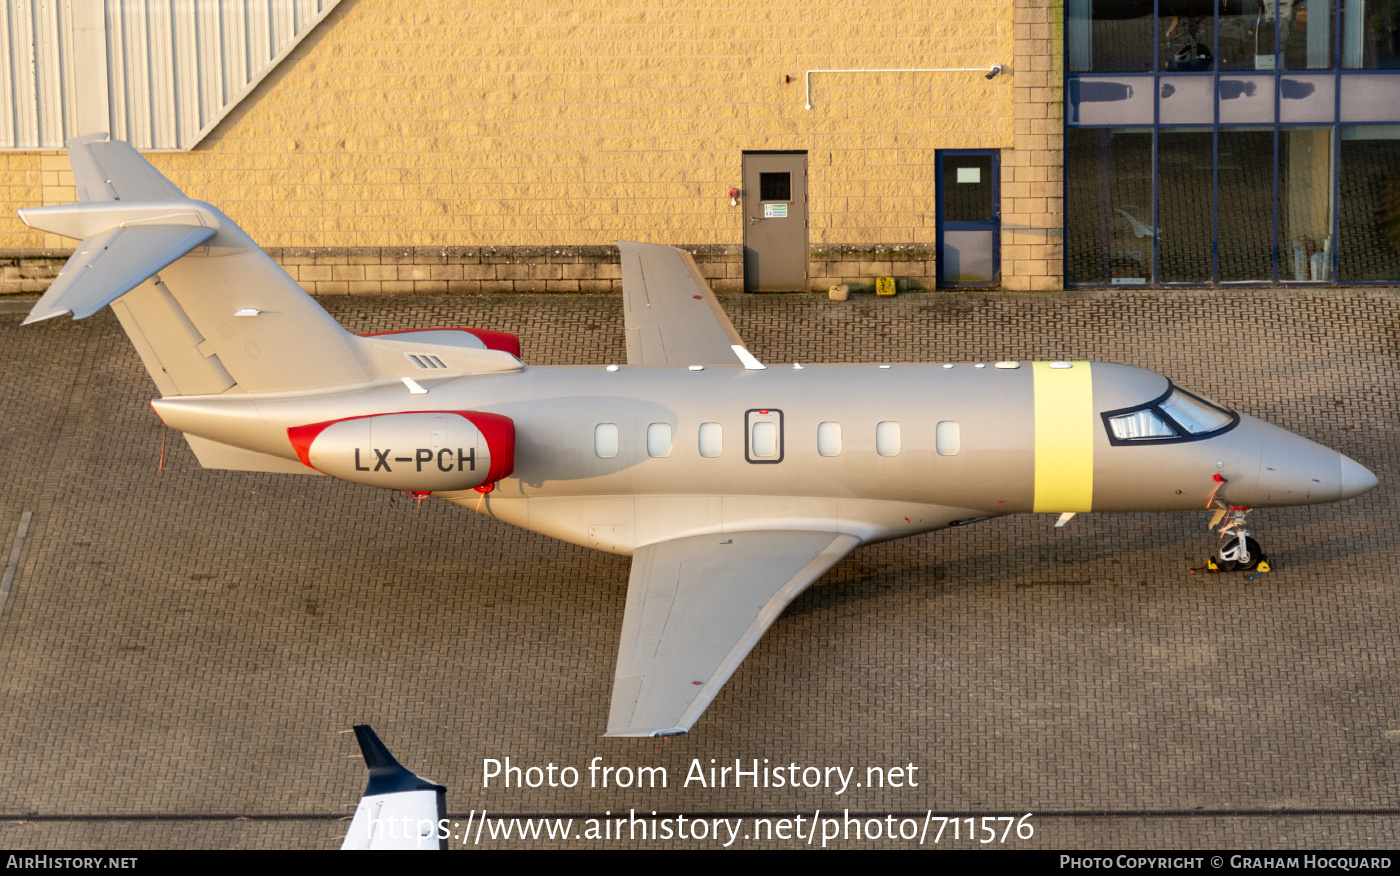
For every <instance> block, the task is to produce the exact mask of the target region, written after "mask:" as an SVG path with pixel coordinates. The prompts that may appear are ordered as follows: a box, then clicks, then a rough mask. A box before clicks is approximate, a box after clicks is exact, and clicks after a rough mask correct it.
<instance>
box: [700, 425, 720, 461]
mask: <svg viewBox="0 0 1400 876" xmlns="http://www.w3.org/2000/svg"><path fill="white" fill-rule="evenodd" d="M723 452H724V429H722V428H721V427H720V425H719V423H701V424H700V455H701V456H704V457H707V458H714V457H716V456H719V455H720V454H721V453H723Z"/></svg>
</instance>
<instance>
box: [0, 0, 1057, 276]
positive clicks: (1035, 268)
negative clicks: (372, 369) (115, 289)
mask: <svg viewBox="0 0 1400 876" xmlns="http://www.w3.org/2000/svg"><path fill="white" fill-rule="evenodd" d="M1058 19H1059V13H1058V11H1057V10H1054V9H1050V10H1047V9H1046V8H1045V7H1044V6H1043V5H1040V4H1034V3H1032V2H1030V0H970V2H966V3H960V4H947V3H943V2H940V0H915V2H855V0H828V2H825V3H805V2H804V3H790V4H788V5H773V4H772V3H768V2H759V0H737V2H734V3H719V2H713V3H709V4H706V3H696V4H688V5H685V6H670V5H667V6H665V7H660V6H650V5H647V4H646V3H645V2H640V0H637V2H623V0H619V2H613V3H603V2H596V0H595V2H592V3H567V2H560V0H552V2H551V0H521V2H518V3H516V4H514V7H513V8H512V9H511V10H509V11H502V10H500V9H499V7H497V6H496V4H486V3H482V2H480V0H475V2H473V0H456V2H446V0H343V2H342V3H341V5H340V6H339V7H338V8H336V10H335V11H334V12H332V13H331V15H330V16H329V17H328V18H327V19H326V20H325V21H324V22H323V23H322V24H321V25H320V26H319V27H317V28H316V29H315V30H314V31H313V32H312V33H311V34H310V35H309V36H308V37H307V38H306V39H305V40H303V42H302V43H301V44H300V45H298V46H297V48H296V49H295V50H294V51H293V52H292V54H291V55H290V56H289V57H288V58H287V59H286V60H285V61H284V62H283V63H282V64H280V65H279V66H278V67H277V69H275V70H274V71H273V72H272V74H271V75H269V76H268V77H267V78H266V79H264V80H263V82H262V83H261V84H260V85H259V86H258V87H257V89H255V91H254V92H253V93H252V94H250V95H249V96H248V97H247V98H246V99H245V100H244V101H243V102H242V103H241V104H240V105H239V106H238V107H237V108H236V109H235V110H234V111H233V112H232V113H231V114H230V115H229V116H228V117H227V118H226V119H225V120H224V122H223V123H222V124H220V125H219V126H218V127H217V128H215V129H214V131H213V132H212V133H211V134H210V135H209V136H208V137H207V138H206V139H205V140H204V141H203V142H201V143H200V144H199V145H198V146H197V147H195V148H194V149H193V150H192V151H190V152H186V153H160V154H153V155H150V156H149V158H150V160H151V161H152V163H154V164H155V165H156V166H157V167H159V168H160V169H161V170H162V172H164V173H166V175H168V176H169V177H170V178H171V179H172V180H173V181H174V182H175V183H176V184H177V185H179V186H181V187H182V188H183V189H185V190H186V191H187V192H188V193H189V194H191V195H192V196H195V197H199V198H202V199H204V200H208V201H210V202H212V203H215V204H217V205H218V206H219V207H220V208H221V209H223V210H224V211H225V212H227V213H228V214H229V215H230V216H231V217H232V218H233V219H234V220H235V221H237V222H238V223H239V224H240V225H242V226H243V228H244V229H245V230H247V231H248V232H249V233H250V234H251V235H252V236H253V238H254V239H255V240H257V241H258V242H259V243H260V244H262V245H263V246H264V247H265V248H267V249H269V251H272V252H273V253H274V255H275V256H276V257H278V258H279V259H280V260H281V261H283V263H284V264H286V265H287V266H288V268H289V270H290V271H291V273H292V274H293V276H294V277H296V278H297V279H298V280H299V281H300V282H302V283H303V285H305V286H307V287H308V289H310V290H311V291H313V292H315V293H318V294H335V293H365V294H374V293H394V292H410V291H412V292H474V291H481V292H510V291H546V290H551V289H557V290H559V291H602V290H603V289H605V288H611V287H612V286H613V285H615V284H616V281H617V273H616V269H615V266H614V265H612V264H611V260H612V258H614V257H615V256H614V253H615V250H613V249H612V247H611V242H612V241H613V240H616V239H633V240H642V241H653V242H661V243H669V244H674V245H680V246H686V247H690V248H694V249H696V250H697V251H698V254H699V257H700V258H699V260H700V261H701V263H702V268H703V270H705V272H706V273H707V275H709V276H710V277H711V278H712V279H714V280H715V281H716V285H717V286H719V287H720V288H727V289H734V288H739V285H740V283H741V281H742V272H743V268H742V256H741V249H742V242H743V221H742V217H741V215H740V212H741V211H740V209H738V208H735V207H732V206H731V205H730V200H729V198H728V196H727V192H728V190H729V188H730V187H731V186H739V185H740V184H741V180H740V176H741V174H740V170H741V162H742V157H743V153H744V152H745V151H757V150H798V151H805V152H806V153H807V159H808V174H809V181H808V182H809V185H808V187H809V192H810V194H809V217H810V218H809V226H810V230H809V237H808V239H809V242H810V250H811V251H810V253H809V287H810V288H813V289H825V287H826V285H828V284H830V283H834V282H857V283H860V282H873V278H874V277H875V276H879V275H886V274H891V275H894V276H897V277H900V278H902V279H903V280H904V285H905V286H906V287H912V288H919V287H923V286H927V287H931V286H932V285H933V276H934V248H935V197H936V190H935V160H934V159H935V154H936V152H937V150H940V149H968V148H978V149H995V150H999V151H1000V157H1001V182H1002V210H1003V222H1004V236H1003V250H1002V280H1003V285H1005V286H1007V287H1010V288H1022V289H1032V288H1058V286H1059V284H1060V277H1059V273H1060V264H1061V254H1060V241H1059V235H1060V224H1061V220H1060V204H1059V200H1060V192H1061V189H1062V182H1061V176H1060V175H1061V173H1062V167H1063V157H1062V150H1061V147H1060V142H1061V135H1062V125H1061V122H1060V116H1059V113H1060V112H1061V109H1060V107H1061V105H1062V98H1061V94H1060V91H1061V86H1060V82H1061V80H1062V78H1063V77H1062V70H1061V69H1060V68H1059V67H1058V66H1057V65H1058V64H1059V63H1060V62H1059V60H1058V56H1059V51H1058V47H1059V45H1060V40H1061V35H1060V31H1059V27H1060V25H1059V23H1058ZM992 64H1002V65H1004V66H1005V67H1006V68H1007V72H1008V75H1003V76H1000V77H997V78H996V79H993V80H990V81H988V80H987V79H985V78H984V77H983V76H982V75H981V74H979V73H819V74H815V75H814V76H813V77H812V92H811V98H812V104H813V109H812V110H807V109H805V100H806V98H805V90H804V84H805V79H804V77H805V74H806V71H808V70H813V69H830V68H865V69H869V68H907V67H921V68H927V67H980V68H987V67H990V66H991V65H992ZM65 184H66V185H67V186H71V178H69V177H68V176H67V173H66V161H64V159H63V158H62V156H61V154H56V153H49V154H42V155H40V154H35V153H6V154H4V155H3V156H0V198H3V199H4V210H3V213H4V215H3V217H0V256H6V257H8V262H9V263H8V264H6V265H4V266H3V267H2V268H0V269H2V270H3V271H4V274H5V280H6V281H7V283H8V284H9V285H11V286H13V285H14V283H15V282H19V283H21V284H27V285H28V286H29V287H31V288H32V287H35V286H38V285H41V284H42V282H43V278H42V276H39V275H41V274H43V273H44V268H43V266H42V264H41V263H42V262H43V260H44V258H45V257H48V258H49V259H50V260H52V257H53V256H54V255H56V253H52V252H50V253H44V252H42V250H45V249H48V250H53V249H62V248H65V247H66V246H71V244H70V243H67V242H65V241H63V240H62V239H59V238H55V237H53V236H52V235H41V234H36V233H34V232H32V231H31V230H29V229H26V228H24V227H23V226H22V225H21V224H20V223H19V222H18V220H17V219H16V218H14V213H13V209H14V208H17V207H20V206H24V205H26V204H33V203H36V201H35V195H36V194H39V195H40V196H41V197H42V199H43V202H44V203H63V202H66V201H68V200H71V199H72V195H71V188H70V189H67V190H65ZM26 274H28V275H29V276H23V275H26Z"/></svg>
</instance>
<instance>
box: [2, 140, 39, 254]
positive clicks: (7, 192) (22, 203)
mask: <svg viewBox="0 0 1400 876" xmlns="http://www.w3.org/2000/svg"><path fill="white" fill-rule="evenodd" d="M41 161H42V156H41V153H38V152H0V249H31V248H37V247H42V246H43V245H44V234H43V232H39V231H34V230H32V229H30V228H26V227H25V225H24V223H23V222H21V221H19V217H18V216H16V215H15V210H17V209H19V208H20V207H27V206H32V205H37V204H42V203H45V201H44V184H43V171H42V170H40V162H41Z"/></svg>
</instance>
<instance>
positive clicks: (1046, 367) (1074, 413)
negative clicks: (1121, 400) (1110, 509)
mask: <svg viewBox="0 0 1400 876" xmlns="http://www.w3.org/2000/svg"><path fill="white" fill-rule="evenodd" d="M1071 364H1072V365H1073V367H1072V368H1051V367H1050V363H1049V362H1035V363H1032V368H1033V370H1032V374H1033V375H1034V377H1035V504H1034V508H1035V510H1036V511H1050V512H1060V513H1063V512H1065V511H1089V510H1091V506H1092V505H1093V503H1094V419H1095V418H1094V379H1093V376H1092V374H1091V373H1090V369H1089V363H1088V362H1074V363H1071Z"/></svg>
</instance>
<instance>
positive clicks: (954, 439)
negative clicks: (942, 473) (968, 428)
mask: <svg viewBox="0 0 1400 876" xmlns="http://www.w3.org/2000/svg"><path fill="white" fill-rule="evenodd" d="M933 441H934V448H935V449H937V450H938V455H939V456H957V455H958V451H959V450H961V449H962V427H961V426H959V425H958V423H957V421H956V420H943V421H941V422H940V423H939V424H938V426H937V428H936V429H935V430H934V435H933Z"/></svg>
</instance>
